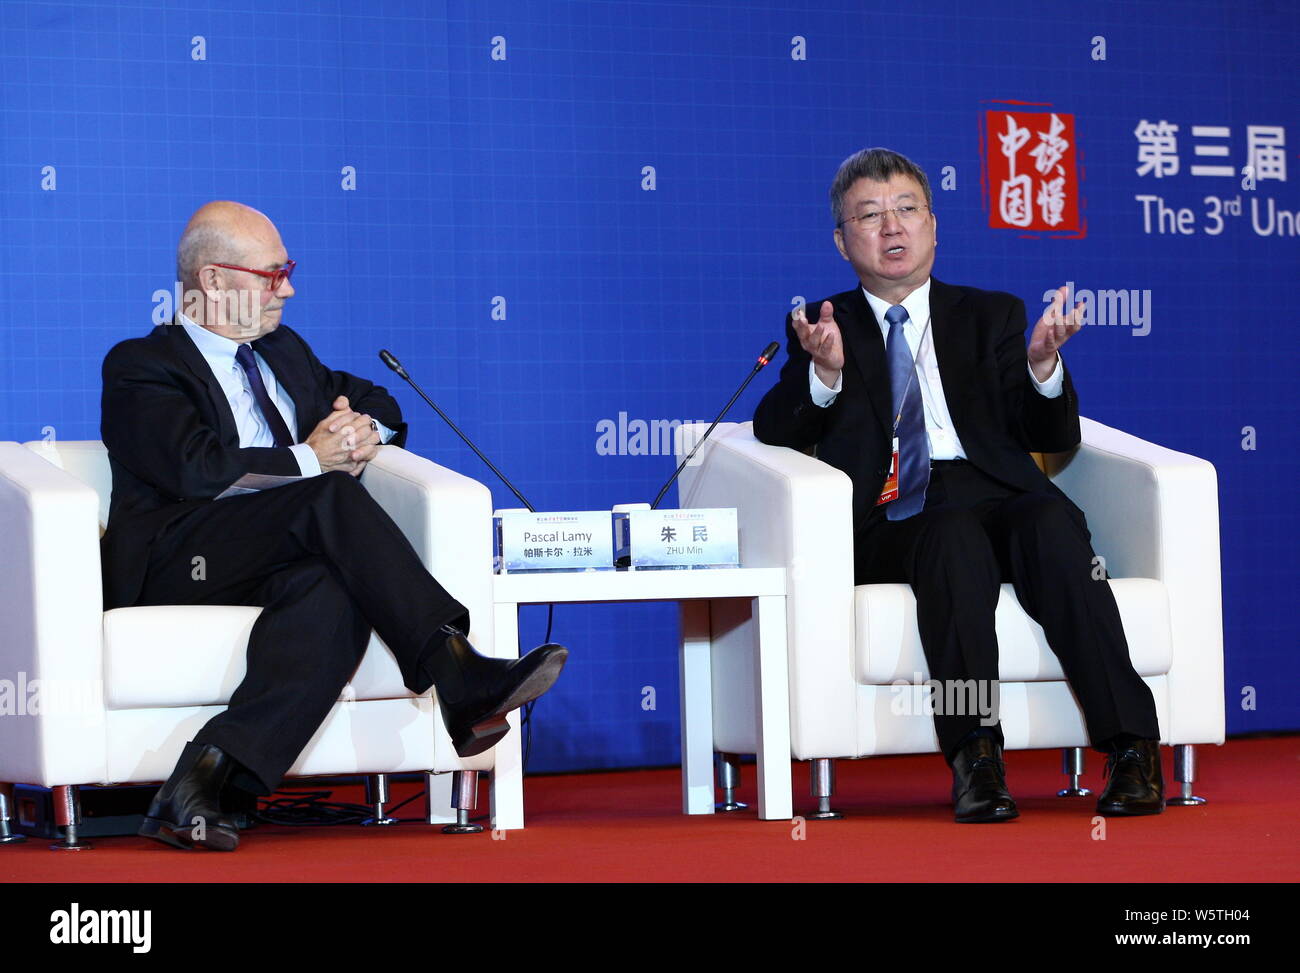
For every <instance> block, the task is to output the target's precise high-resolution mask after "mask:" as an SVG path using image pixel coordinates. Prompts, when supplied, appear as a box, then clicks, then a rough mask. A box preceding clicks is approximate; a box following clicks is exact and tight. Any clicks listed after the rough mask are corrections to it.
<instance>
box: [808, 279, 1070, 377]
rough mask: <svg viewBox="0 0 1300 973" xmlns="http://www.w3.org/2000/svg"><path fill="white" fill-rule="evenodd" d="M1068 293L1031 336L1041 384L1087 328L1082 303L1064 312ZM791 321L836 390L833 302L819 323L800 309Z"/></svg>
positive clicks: (840, 361)
mask: <svg viewBox="0 0 1300 973" xmlns="http://www.w3.org/2000/svg"><path fill="white" fill-rule="evenodd" d="M1066 293H1067V291H1066V289H1065V288H1064V287H1060V288H1058V289H1057V291H1056V293H1055V294H1054V295H1053V296H1052V303H1051V304H1049V305H1048V306H1047V310H1045V311H1044V312H1043V316H1042V317H1041V318H1039V319H1038V322H1037V323H1036V324H1035V325H1034V330H1033V333H1032V334H1031V335H1030V336H1029V347H1028V348H1027V349H1026V353H1027V354H1028V356H1029V367H1030V368H1031V369H1033V372H1034V377H1035V378H1037V379H1038V380H1039V381H1040V382H1045V381H1047V379H1048V378H1050V377H1051V375H1052V371H1053V369H1055V367H1056V355H1057V351H1058V350H1059V349H1060V347H1061V346H1062V345H1063V344H1065V343H1066V342H1067V341H1069V340H1070V338H1071V337H1073V335H1074V334H1075V333H1076V332H1077V331H1078V330H1079V329H1080V328H1081V327H1083V302H1082V301H1080V302H1079V303H1077V304H1075V305H1074V309H1073V310H1072V311H1070V313H1069V314H1062V313H1061V312H1062V310H1063V307H1064V304H1065V295H1066ZM791 320H792V323H793V324H794V333H795V336H796V337H797V338H798V339H799V345H800V347H801V348H803V350H804V351H806V352H807V353H808V354H809V356H811V358H812V360H813V368H814V369H815V370H816V372H817V379H818V381H820V382H821V383H822V384H823V385H825V386H826V387H827V388H832V387H833V386H834V385H835V383H836V382H837V381H839V375H840V370H841V369H842V368H843V367H844V340H843V338H842V336H841V335H840V327H839V325H838V324H837V323H836V321H835V308H834V307H833V306H832V305H831V302H830V301H823V302H822V306H821V310H820V314H819V316H818V318H817V320H816V321H814V322H811V323H810V322H809V321H808V318H807V316H806V315H805V314H804V309H803V307H802V306H800V307H797V308H795V310H794V313H793V315H791Z"/></svg>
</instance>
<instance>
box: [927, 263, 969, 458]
mask: <svg viewBox="0 0 1300 973" xmlns="http://www.w3.org/2000/svg"><path fill="white" fill-rule="evenodd" d="M963 296H964V295H963V294H962V292H961V290H960V289H959V288H956V287H953V286H952V285H950V284H945V283H943V282H942V281H939V280H935V279H934V278H933V277H932V278H930V334H931V336H932V339H933V341H934V352H935V355H936V356H937V357H938V359H939V378H940V379H941V380H942V382H943V397H944V400H945V401H947V402H948V403H950V404H951V403H953V402H959V401H961V400H962V399H964V398H966V397H967V396H968V395H969V394H970V393H972V392H973V391H975V380H976V375H975V352H974V342H975V340H976V337H977V336H976V334H975V329H974V326H973V324H972V322H971V321H970V316H969V315H968V314H967V313H965V311H966V309H965V308H964V306H963V304H962V301H963ZM948 411H949V412H950V413H952V415H953V421H954V422H956V421H957V420H956V417H957V415H960V414H964V413H963V411H962V410H960V409H958V410H954V409H952V408H951V405H950V407H949V410H948ZM960 432H961V431H960V430H958V434H959V435H960Z"/></svg>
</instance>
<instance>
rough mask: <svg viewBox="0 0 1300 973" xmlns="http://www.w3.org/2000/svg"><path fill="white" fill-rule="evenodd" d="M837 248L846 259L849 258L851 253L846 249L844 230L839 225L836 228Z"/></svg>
mask: <svg viewBox="0 0 1300 973" xmlns="http://www.w3.org/2000/svg"><path fill="white" fill-rule="evenodd" d="M835 249H836V250H838V251H839V252H840V256H841V257H843V258H844V259H845V260H848V259H849V253H848V251H847V250H845V249H844V231H843V230H841V229H840V228H839V227H838V226H837V227H836V228H835Z"/></svg>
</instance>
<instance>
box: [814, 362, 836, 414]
mask: <svg viewBox="0 0 1300 973" xmlns="http://www.w3.org/2000/svg"><path fill="white" fill-rule="evenodd" d="M842 388H844V372H842V371H841V372H840V373H839V375H837V376H836V377H835V387H834V388H827V387H826V386H825V385H824V384H823V383H822V380H821V379H820V378H818V377H817V366H816V365H815V364H813V363H812V362H809V363H808V391H809V392H811V393H812V400H813V405H816V406H820V407H821V408H823V409H824V408H826V407H827V406H828V405H830V404H831V403H832V402H834V401H835V396H837V395H839V394H840V389H842Z"/></svg>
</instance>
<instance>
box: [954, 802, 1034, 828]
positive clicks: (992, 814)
mask: <svg viewBox="0 0 1300 973" xmlns="http://www.w3.org/2000/svg"><path fill="white" fill-rule="evenodd" d="M1018 817H1020V812H1019V811H1018V810H1017V809H1016V808H1015V807H1014V806H1013V807H999V808H994V809H993V810H992V811H985V812H983V813H980V814H966V815H957V816H956V819H955V820H956V821H957V823H958V824H995V823H997V822H998V821H1014V820H1015V819H1016V818H1018Z"/></svg>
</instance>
